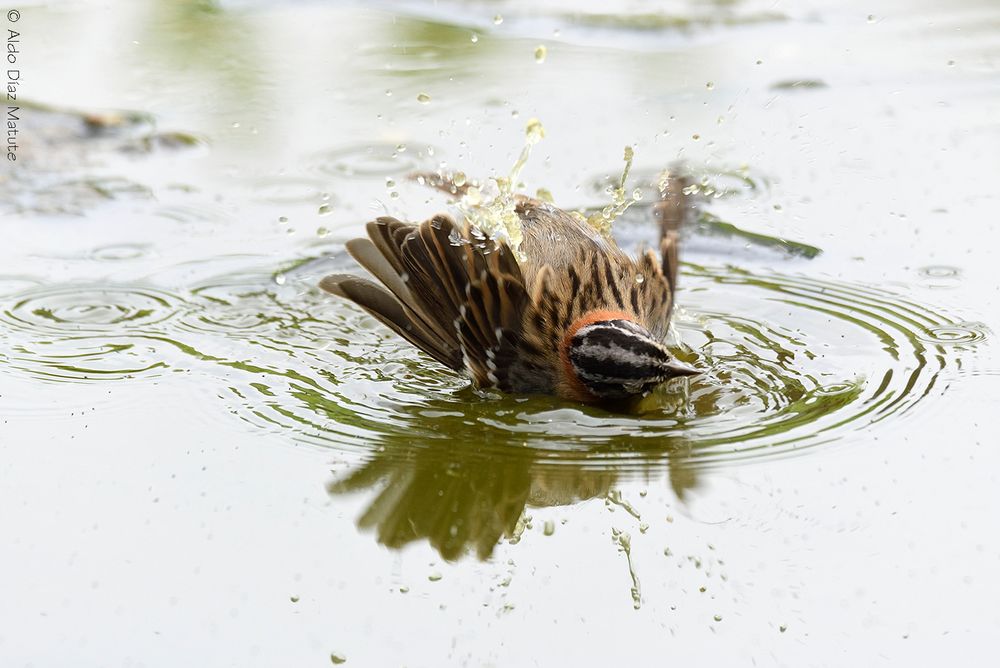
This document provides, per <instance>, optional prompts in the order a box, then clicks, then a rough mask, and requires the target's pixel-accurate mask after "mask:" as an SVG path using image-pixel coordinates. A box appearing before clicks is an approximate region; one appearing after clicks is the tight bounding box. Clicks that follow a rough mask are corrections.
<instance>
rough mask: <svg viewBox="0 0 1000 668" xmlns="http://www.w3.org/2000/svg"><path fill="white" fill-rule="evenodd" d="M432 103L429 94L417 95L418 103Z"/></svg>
mask: <svg viewBox="0 0 1000 668" xmlns="http://www.w3.org/2000/svg"><path fill="white" fill-rule="evenodd" d="M430 101H431V96H430V95H428V94H427V93H420V94H419V95H417V102H419V103H420V104H427V103H428V102H430Z"/></svg>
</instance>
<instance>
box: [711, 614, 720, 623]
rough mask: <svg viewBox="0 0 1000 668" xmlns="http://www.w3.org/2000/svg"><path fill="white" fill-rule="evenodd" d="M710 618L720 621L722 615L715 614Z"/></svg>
mask: <svg viewBox="0 0 1000 668" xmlns="http://www.w3.org/2000/svg"><path fill="white" fill-rule="evenodd" d="M712 619H714V620H715V621H717V622H721V621H722V615H715V616H714V617H712Z"/></svg>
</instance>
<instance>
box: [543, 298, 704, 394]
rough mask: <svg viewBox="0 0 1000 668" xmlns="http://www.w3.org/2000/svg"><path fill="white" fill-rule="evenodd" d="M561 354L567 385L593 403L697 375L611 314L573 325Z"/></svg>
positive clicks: (624, 319)
mask: <svg viewBox="0 0 1000 668" xmlns="http://www.w3.org/2000/svg"><path fill="white" fill-rule="evenodd" d="M561 353H562V361H563V366H564V370H565V371H566V374H567V376H568V377H569V379H570V382H571V384H573V385H576V384H579V386H580V387H582V389H583V390H585V391H586V394H587V395H589V396H588V398H593V399H594V400H597V401H615V400H622V399H628V398H629V397H633V396H636V395H640V394H643V393H645V392H648V391H649V390H651V389H653V388H654V387H656V386H657V385H659V384H661V383H663V382H666V381H668V380H670V379H671V378H675V377H677V376H692V375H696V374H698V373H701V372H700V371H698V370H697V369H694V368H692V367H689V366H686V365H684V364H681V363H680V362H678V361H677V360H676V359H675V358H674V357H673V355H671V354H670V351H669V350H667V348H666V346H664V345H663V344H662V343H660V342H659V341H657V340H656V339H655V338H654V337H653V335H652V334H651V333H650V332H649V331H648V330H647V329H646V328H644V327H642V326H640V325H638V324H636V323H635V322H634V321H632V319H631V318H630V317H629V316H628V315H627V314H625V313H617V312H613V311H598V312H592V313H589V314H587V315H585V316H584V317H582V318H579V319H578V320H577V321H576V322H574V323H573V324H572V325H571V326H570V328H569V329H568V330H567V333H566V336H565V338H564V339H563V341H562V350H561Z"/></svg>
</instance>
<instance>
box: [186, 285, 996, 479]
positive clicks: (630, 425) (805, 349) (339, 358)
mask: <svg viewBox="0 0 1000 668" xmlns="http://www.w3.org/2000/svg"><path fill="white" fill-rule="evenodd" d="M683 288H684V289H683V291H682V293H681V294H680V297H679V302H680V303H681V304H683V305H684V309H683V310H681V311H680V312H679V313H678V314H677V324H678V328H679V331H680V339H681V340H682V341H683V344H682V345H681V346H680V347H677V348H676V350H677V353H678V355H679V356H680V357H682V358H683V359H685V360H686V361H688V362H690V363H692V364H695V365H696V366H698V367H699V368H701V369H703V370H704V371H705V373H704V374H703V375H702V376H699V377H696V378H693V379H691V380H689V381H677V382H675V383H674V384H673V385H672V386H667V387H665V388H661V389H660V390H659V391H658V392H656V393H654V394H653V395H651V396H649V397H646V398H645V399H643V400H642V401H641V402H639V403H638V404H637V405H636V406H635V407H634V408H633V409H632V410H631V411H630V412H628V413H624V412H609V411H606V410H603V409H600V408H595V407H586V406H580V405H575V404H569V403H566V402H563V401H560V400H558V399H554V398H549V397H523V396H504V395H500V394H497V393H490V392H485V393H484V392H478V391H475V390H473V389H471V388H469V386H468V383H467V381H464V380H462V379H460V378H457V377H455V376H454V375H453V374H451V373H450V372H448V371H446V370H444V369H441V368H440V367H438V365H436V364H434V363H433V362H431V361H429V360H427V359H425V358H424V357H423V356H422V355H420V354H418V353H415V352H414V351H413V350H412V349H411V348H410V347H409V346H407V345H406V344H404V343H402V342H400V341H399V340H398V339H396V338H395V337H394V336H393V335H391V334H390V333H389V332H388V331H386V330H385V329H384V328H382V327H381V326H379V325H377V324H376V323H374V322H373V321H372V320H371V319H370V318H368V317H367V316H365V315H363V314H361V313H358V312H357V311H356V310H355V309H353V307H350V306H347V305H343V304H341V303H340V302H338V301H336V300H332V299H328V298H326V297H325V296H323V295H319V294H318V293H315V292H309V293H306V294H305V295H302V294H301V293H300V295H299V297H297V298H295V299H292V302H294V303H295V308H294V309H291V310H290V311H289V310H286V311H284V312H285V313H286V314H287V313H290V312H293V311H296V310H297V311H299V312H300V313H308V314H309V315H308V317H302V316H296V317H298V320H297V321H296V320H295V319H294V318H293V319H292V320H289V321H288V322H286V326H285V327H283V328H282V327H272V329H271V331H272V335H270V336H264V334H265V333H264V332H263V331H257V332H256V333H257V334H260V335H259V336H253V337H244V338H245V339H246V341H247V344H248V345H250V346H252V347H253V349H254V351H253V353H252V354H251V353H249V352H248V353H246V354H245V355H244V358H245V359H247V360H250V359H252V360H253V362H252V363H248V362H239V363H237V364H236V366H237V367H242V368H244V370H246V371H249V372H251V373H250V376H248V377H246V378H245V379H244V380H243V381H242V382H240V381H238V380H237V379H235V378H233V377H232V376H230V377H229V381H230V382H231V383H232V384H231V386H230V392H231V397H230V402H231V407H232V408H233V410H234V411H235V412H236V413H237V414H239V415H241V416H242V417H243V418H244V419H245V420H247V421H248V422H250V423H253V424H255V425H258V426H259V427H261V428H267V429H276V430H282V431H286V432H291V433H293V434H294V436H295V437H296V438H297V439H300V440H302V441H306V442H309V443H313V444H316V445H320V446H324V447H331V448H335V449H339V450H348V451H354V452H362V453H374V452H378V453H381V454H380V455H379V456H380V457H389V458H392V456H393V454H392V453H393V452H398V453H400V456H411V455H412V451H413V449H414V448H417V449H423V450H427V451H428V452H430V451H434V452H436V453H438V454H436V455H432V456H441V457H446V456H448V452H449V451H450V448H438V447H436V445H437V444H443V443H451V444H454V447H461V448H467V449H468V450H469V451H471V452H476V453H479V454H480V455H482V456H484V457H485V456H488V457H492V458H496V457H510V456H514V457H524V456H527V457H530V458H531V459H532V460H535V461H537V462H539V463H542V464H545V463H549V464H572V465H573V466H574V468H575V469H577V470H578V469H579V468H581V467H582V468H588V469H589V468H608V467H611V468H614V469H616V470H618V471H622V472H627V471H640V470H648V469H649V467H650V466H655V465H658V464H665V463H667V461H668V460H669V462H670V464H671V467H678V466H679V462H681V461H683V463H684V465H686V466H688V467H704V466H714V465H719V464H725V463H730V462H736V461H743V460H751V459H757V458H761V457H774V456H786V455H789V454H792V453H799V452H803V451H806V450H808V449H810V448H814V447H816V446H819V445H823V444H829V443H833V442H836V441H841V440H844V439H845V438H847V437H849V436H850V434H852V433H853V432H856V431H857V430H860V429H868V428H873V427H875V426H876V425H879V424H881V423H884V422H886V421H890V420H894V419H900V418H901V416H903V415H904V414H905V413H906V412H907V411H909V410H911V409H912V408H913V407H914V406H915V405H917V404H918V403H919V402H922V401H926V400H928V399H929V398H930V397H933V396H934V395H936V394H937V393H939V392H940V391H941V388H942V387H943V386H944V383H941V382H939V379H940V377H941V376H942V375H943V374H949V373H954V372H957V369H958V362H959V359H960V356H961V355H964V354H968V353H969V352H970V351H971V350H972V349H973V348H974V346H975V345H976V344H977V343H981V342H982V341H983V340H984V339H985V337H986V336H987V334H988V333H987V332H986V330H985V329H984V328H981V327H978V328H977V327H973V326H972V325H970V324H969V323H964V322H962V321H960V320H957V319H953V318H950V317H949V316H947V315H944V314H941V313H938V312H936V311H934V310H933V309H930V308H928V307H926V306H923V305H921V304H919V303H916V302H914V301H912V300H911V299H908V298H906V297H905V296H902V295H900V294H896V293H893V292H889V291H885V290H882V289H880V288H876V287H872V286H866V285H858V284H849V283H841V282H836V281H830V280H822V279H816V278H808V277H803V276H790V275H783V274H774V273H756V272H750V271H745V270H741V269H737V268H733V267H707V266H696V265H688V266H686V267H685V275H684V280H683ZM259 298H260V297H256V299H259ZM273 298H274V297H273V296H271V297H268V299H273ZM273 304H274V305H275V306H278V302H273ZM287 306H288V305H287V304H286V307H287ZM254 308H260V309H264V308H265V307H264V306H263V305H259V306H257V307H254ZM231 315H232V316H233V318H234V319H233V320H228V322H230V323H243V326H248V327H249V328H250V329H252V330H259V328H260V327H261V322H260V321H259V319H257V320H255V319H254V317H252V316H247V315H246V314H242V315H241V309H239V308H237V309H236V310H235V311H234V313H233V314H231ZM197 317H198V318H199V320H200V322H201V323H202V326H213V325H211V324H210V323H213V322H215V321H214V319H213V318H214V316H213V315H212V314H211V313H210V312H209V311H201V312H199V314H198V316H197ZM279 331H280V332H282V335H281V336H274V334H276V333H277V332H279ZM296 331H298V332H299V334H295V332H296ZM227 365H228V366H231V367H232V365H233V362H227ZM404 453H409V454H404Z"/></svg>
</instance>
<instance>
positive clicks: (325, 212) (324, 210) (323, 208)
mask: <svg viewBox="0 0 1000 668" xmlns="http://www.w3.org/2000/svg"><path fill="white" fill-rule="evenodd" d="M331 211H333V207H331V206H330V205H329V204H322V205H320V207H319V215H321V216H329V215H330V212H331Z"/></svg>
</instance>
